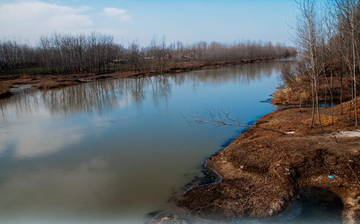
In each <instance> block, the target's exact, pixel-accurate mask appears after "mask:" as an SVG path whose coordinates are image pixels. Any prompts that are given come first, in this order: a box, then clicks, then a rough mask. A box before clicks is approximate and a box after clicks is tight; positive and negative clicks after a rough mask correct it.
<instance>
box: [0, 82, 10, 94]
mask: <svg viewBox="0 0 360 224" xmlns="http://www.w3.org/2000/svg"><path fill="white" fill-rule="evenodd" d="M9 94H10V86H9V85H8V84H7V83H5V82H0V96H5V95H9Z"/></svg>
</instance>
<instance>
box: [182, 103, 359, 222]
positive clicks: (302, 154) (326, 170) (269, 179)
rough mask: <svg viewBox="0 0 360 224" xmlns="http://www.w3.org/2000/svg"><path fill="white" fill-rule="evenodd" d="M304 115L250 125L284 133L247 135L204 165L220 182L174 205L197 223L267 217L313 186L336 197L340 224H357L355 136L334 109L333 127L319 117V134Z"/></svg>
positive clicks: (289, 113) (285, 114)
mask: <svg viewBox="0 0 360 224" xmlns="http://www.w3.org/2000/svg"><path fill="white" fill-rule="evenodd" d="M310 110H311V109H302V110H299V109H286V110H282V111H276V112H273V113H270V114H268V115H265V116H264V117H262V118H261V119H259V120H258V121H257V122H256V125H258V126H263V127H267V128H272V129H277V130H281V131H284V132H289V134H287V135H281V134H279V133H276V132H271V131H267V130H263V129H259V128H251V129H249V130H247V131H246V132H244V133H243V134H242V135H240V136H239V137H238V138H237V139H236V140H235V141H234V142H233V143H232V144H230V145H229V146H228V147H227V148H226V149H224V150H223V151H221V152H219V153H217V154H215V155H213V156H212V157H210V158H209V159H208V161H207V162H208V167H209V168H211V169H213V170H215V171H216V172H218V173H219V174H220V175H221V176H222V178H223V180H222V182H221V183H219V184H215V185H212V186H207V187H200V188H195V189H193V190H191V191H188V192H187V193H185V194H184V195H183V196H182V197H181V198H179V199H178V200H177V202H176V204H177V205H178V206H179V207H182V208H184V209H185V210H187V211H189V212H190V213H191V214H192V215H195V216H197V217H200V218H203V219H211V220H218V219H232V218H237V217H268V216H273V215H275V214H278V213H280V212H281V211H283V210H284V209H285V208H286V206H287V205H288V204H289V202H290V201H291V200H292V199H293V198H294V197H295V196H296V195H297V193H298V192H299V191H300V190H301V189H303V188H305V187H307V186H319V187H325V188H329V189H330V190H332V191H333V192H334V193H336V194H338V195H339V196H340V197H341V199H342V201H343V203H344V205H345V210H344V211H343V218H344V222H345V223H360V182H359V177H360V132H357V131H356V130H354V128H353V127H351V126H348V124H347V120H348V115H339V114H340V112H339V109H338V108H337V110H336V116H335V121H336V122H335V126H331V125H330V124H331V122H329V116H327V115H323V116H324V117H323V118H324V123H325V127H324V133H323V132H321V130H320V129H319V128H315V129H311V128H310V119H309V118H310V113H311V111H310ZM323 113H324V114H329V113H330V112H329V109H323ZM326 121H327V122H326ZM341 131H350V132H341ZM290 133H291V134H290ZM332 178H333V179H332Z"/></svg>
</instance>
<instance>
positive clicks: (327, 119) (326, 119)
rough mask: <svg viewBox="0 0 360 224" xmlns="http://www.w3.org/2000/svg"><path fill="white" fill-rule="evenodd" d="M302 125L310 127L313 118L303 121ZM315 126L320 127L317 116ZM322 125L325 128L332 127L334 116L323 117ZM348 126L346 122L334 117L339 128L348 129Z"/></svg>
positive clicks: (335, 124)
mask: <svg viewBox="0 0 360 224" xmlns="http://www.w3.org/2000/svg"><path fill="white" fill-rule="evenodd" d="M302 123H304V124H306V125H308V126H310V125H311V118H307V119H305V120H302ZM314 124H315V125H319V120H318V116H317V115H315V119H314ZM321 124H322V125H323V126H332V125H333V123H332V116H331V115H324V114H322V115H321ZM347 125H348V124H347V123H345V122H344V121H342V120H341V118H340V117H338V116H334V126H337V127H346V126H347Z"/></svg>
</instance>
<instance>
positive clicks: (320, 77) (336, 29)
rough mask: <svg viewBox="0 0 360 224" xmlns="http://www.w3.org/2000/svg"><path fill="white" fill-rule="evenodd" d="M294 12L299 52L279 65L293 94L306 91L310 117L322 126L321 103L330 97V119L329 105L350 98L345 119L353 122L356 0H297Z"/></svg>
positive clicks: (359, 34) (359, 30)
mask: <svg viewBox="0 0 360 224" xmlns="http://www.w3.org/2000/svg"><path fill="white" fill-rule="evenodd" d="M296 3H297V5H298V7H299V14H298V15H297V23H296V25H295V26H294V27H293V28H294V29H295V31H296V36H295V38H294V40H295V42H296V45H297V48H298V57H297V62H296V63H295V65H294V66H291V67H290V66H287V67H284V68H283V72H282V73H283V79H284V81H285V85H286V86H287V87H289V88H290V89H291V90H292V94H293V95H296V96H298V99H299V103H300V105H301V102H302V100H303V99H302V98H306V97H304V95H308V96H310V97H309V98H310V101H311V104H312V121H311V126H312V127H314V124H315V121H318V124H319V126H320V127H321V128H322V119H321V111H320V104H321V103H323V102H324V101H325V102H329V104H330V107H331V108H332V110H331V111H332V124H334V105H335V104H336V103H340V104H341V114H343V110H344V108H343V106H342V103H343V102H344V101H345V100H349V101H350V103H349V108H348V110H349V123H353V124H354V125H355V126H356V127H357V126H358V101H357V100H356V99H357V98H358V94H359V91H358V83H359V65H360V51H359V50H360V6H359V0H331V1H330V0H328V1H316V0H297V1H296Z"/></svg>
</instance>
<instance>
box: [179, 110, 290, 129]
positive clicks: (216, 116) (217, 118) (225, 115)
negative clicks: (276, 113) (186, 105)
mask: <svg viewBox="0 0 360 224" xmlns="http://www.w3.org/2000/svg"><path fill="white" fill-rule="evenodd" d="M206 114H207V115H208V116H209V119H205V118H203V117H199V116H198V115H197V114H194V115H193V116H191V119H188V118H186V117H184V118H185V119H186V120H187V121H188V123H189V124H190V125H192V124H193V123H195V124H213V125H215V127H221V126H235V127H246V128H251V127H253V128H259V129H263V130H266V131H272V132H276V133H279V134H282V135H288V134H289V133H286V132H283V131H280V130H276V129H272V128H267V127H262V126H259V125H249V124H242V123H241V122H240V121H239V120H238V119H236V118H233V117H232V116H231V115H230V111H229V110H227V111H224V110H221V113H220V112H215V111H214V110H213V109H212V110H208V111H207V112H206Z"/></svg>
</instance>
